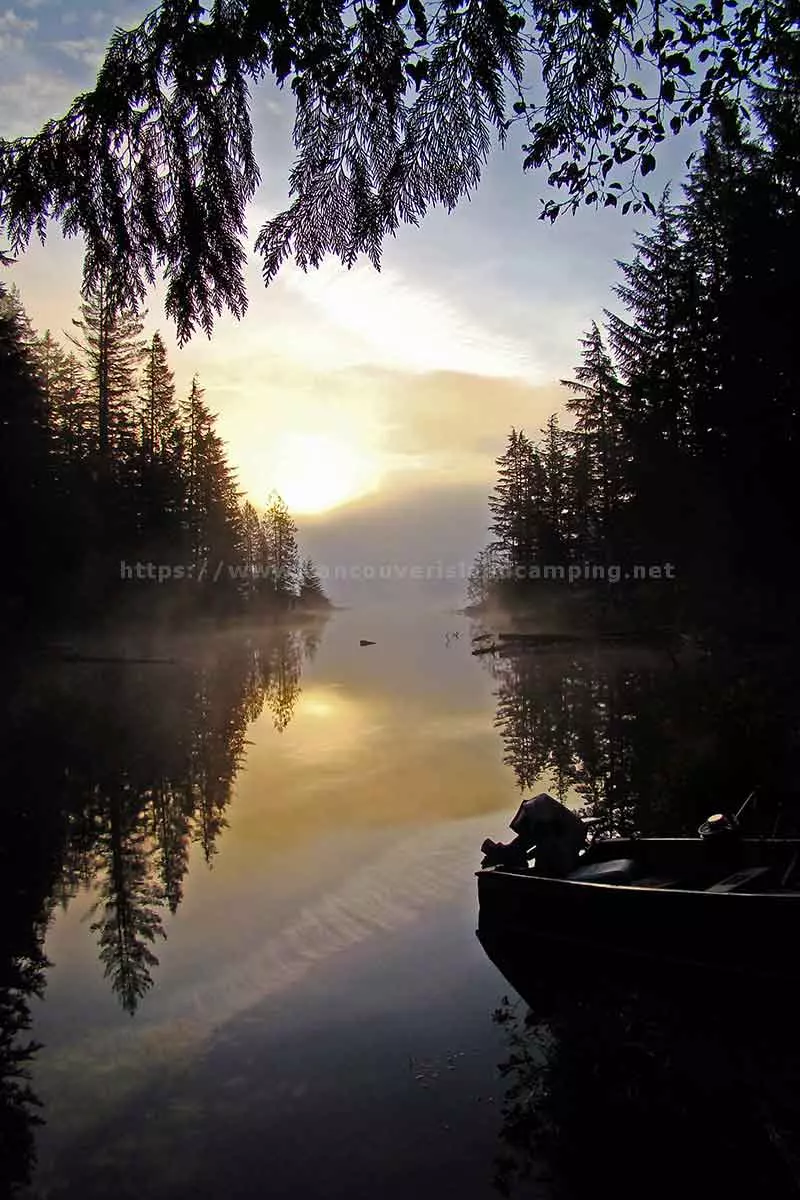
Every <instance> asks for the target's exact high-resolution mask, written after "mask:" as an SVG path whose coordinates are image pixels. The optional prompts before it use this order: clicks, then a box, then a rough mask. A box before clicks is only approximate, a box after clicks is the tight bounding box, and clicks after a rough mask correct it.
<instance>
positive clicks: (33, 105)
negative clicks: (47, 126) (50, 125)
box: [0, 69, 75, 138]
mask: <svg viewBox="0 0 800 1200" xmlns="http://www.w3.org/2000/svg"><path fill="white" fill-rule="evenodd" d="M74 94H75V89H74V85H73V84H71V83H70V81H69V80H68V79H66V78H65V76H63V75H61V74H60V73H58V72H53V71H47V70H44V69H32V70H28V71H25V72H24V73H23V74H21V75H20V76H18V77H17V78H16V79H8V80H5V81H3V82H2V83H0V135H1V136H2V137H5V138H16V137H25V136H28V135H30V134H33V133H36V132H37V131H38V130H39V129H41V127H42V125H43V124H44V122H45V121H48V120H49V119H50V118H51V117H53V116H55V115H57V114H58V113H60V112H65V111H66V109H67V108H68V107H69V105H70V104H71V102H72V99H73V97H74Z"/></svg>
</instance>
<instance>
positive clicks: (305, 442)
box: [274, 433, 378, 513]
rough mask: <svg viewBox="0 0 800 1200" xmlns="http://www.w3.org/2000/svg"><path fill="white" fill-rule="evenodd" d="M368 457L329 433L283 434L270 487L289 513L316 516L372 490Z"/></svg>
mask: <svg viewBox="0 0 800 1200" xmlns="http://www.w3.org/2000/svg"><path fill="white" fill-rule="evenodd" d="M377 485H378V478H377V470H376V468H375V466H374V462H373V461H370V456H368V454H367V453H365V452H363V451H362V452H359V451H358V449H357V448H356V447H354V446H353V445H351V444H349V443H348V442H346V441H344V440H343V439H342V438H337V437H334V436H331V435H329V434H319V433H302V434H296V433H291V434H285V435H284V436H283V437H281V438H280V441H279V443H278V446H277V454H276V463H275V473H274V487H275V490H276V491H277V492H278V493H279V494H280V495H281V496H282V497H283V499H284V500H285V501H286V504H287V505H288V507H289V511H290V512H292V513H320V512H326V511H327V510H328V509H331V508H336V507H337V506H338V505H340V504H346V503H347V501H349V500H355V499H357V498H358V497H359V496H364V495H366V494H367V493H369V492H372V491H374V490H375V488H376V487H377Z"/></svg>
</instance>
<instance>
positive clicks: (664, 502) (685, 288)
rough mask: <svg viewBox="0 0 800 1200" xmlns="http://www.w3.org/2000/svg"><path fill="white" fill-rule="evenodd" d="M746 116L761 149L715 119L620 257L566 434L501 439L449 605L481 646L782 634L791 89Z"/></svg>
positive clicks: (797, 573) (788, 508)
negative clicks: (487, 517) (475, 535)
mask: <svg viewBox="0 0 800 1200" xmlns="http://www.w3.org/2000/svg"><path fill="white" fill-rule="evenodd" d="M756 113H757V117H758V126H759V127H760V133H759V135H758V136H757V137H755V136H752V135H750V134H747V133H745V132H743V130H742V128H741V126H740V125H739V123H738V121H737V120H736V118H735V117H734V115H733V114H732V113H731V112H729V111H726V110H724V109H723V110H720V112H719V114H718V115H717V117H716V118H715V119H714V120H713V121H712V122H711V125H710V127H709V129H708V131H707V132H706V134H705V136H704V139H703V143H702V149H701V151H700V152H699V153H698V154H697V155H696V156H695V157H694V160H693V165H692V167H691V170H690V172H689V175H688V178H687V182H686V184H685V185H684V189H683V191H684V195H683V198H682V199H681V200H679V201H675V200H673V199H672V198H671V196H670V195H669V193H668V192H667V193H665V194H664V196H663V198H662V200H661V202H660V204H659V205H658V208H657V211H656V214H655V218H654V221H653V223H652V226H651V228H650V230H649V232H647V233H645V234H641V235H640V236H639V238H638V240H637V241H636V242H635V244H634V250H635V254H634V257H633V258H632V260H631V261H630V262H627V263H619V267H620V272H621V276H622V279H621V282H620V283H619V285H618V286H617V287H616V288H615V289H614V291H615V294H616V298H617V300H618V301H619V302H620V304H621V307H620V309H619V311H615V312H612V311H609V310H605V311H604V314H603V315H604V321H603V323H602V325H601V324H598V323H597V322H593V323H592V325H591V327H590V328H589V330H588V331H587V333H586V335H585V336H584V337H583V338H582V339H581V349H582V353H581V361H580V364H579V366H578V367H577V369H576V370H575V372H574V378H573V379H570V380H562V384H563V386H564V387H565V389H566V391H567V393H568V396H569V398H568V399H567V402H566V409H567V414H568V420H569V427H563V426H562V425H561V424H560V422H559V418H558V416H556V415H553V416H551V417H550V419H549V421H548V422H547V424H546V427H545V428H544V429H542V430H541V431H540V432H539V435H538V436H536V437H531V436H528V434H527V433H526V432H525V431H524V430H522V429H516V428H512V429H511V431H510V434H509V436H508V440H507V445H506V448H505V450H504V452H503V453H502V454H501V455H500V456H499V457H498V459H497V460H496V465H497V482H496V485H495V488H494V491H493V492H492V494H491V496H490V497H489V512H490V514H491V524H490V531H491V534H492V535H493V540H492V541H491V542H490V543H489V545H488V546H486V548H485V549H484V550H482V551H481V552H480V553H479V554H478V555H477V557H476V559H475V563H474V566H473V569H472V572H471V575H470V578H469V583H468V591H467V600H468V604H467V606H466V608H465V609H464V610H463V611H464V612H465V613H466V615H470V616H475V617H479V618H480V619H481V620H482V621H486V622H488V623H490V624H491V627H492V629H493V630H494V631H495V632H498V633H500V632H505V633H507V634H509V633H511V634H515V635H522V634H529V635H531V636H532V637H533V638H534V641H535V638H536V637H538V638H539V639H540V641H541V640H542V639H543V638H545V637H546V636H549V637H550V638H557V637H558V636H560V635H565V634H569V635H570V636H572V637H574V638H581V637H590V636H593V637H595V638H606V637H608V636H611V637H614V636H619V637H622V636H623V635H624V636H627V637H631V638H635V637H639V636H640V635H643V634H644V632H645V631H650V633H651V635H652V636H653V637H655V638H656V639H658V638H662V637H665V636H667V635H668V634H669V635H671V636H674V637H675V638H680V637H681V636H685V637H690V638H697V639H700V640H701V641H707V640H715V639H717V638H718V637H723V638H728V637H731V638H733V639H739V640H742V641H748V642H751V641H755V642H758V641H760V640H762V639H763V638H764V636H765V630H766V629H767V628H768V627H770V626H777V627H779V628H782V629H784V630H789V629H791V628H793V626H794V624H795V619H794V610H795V607H796V599H797V595H798V591H799V590H800V565H799V564H798V561H797V559H796V556H794V555H793V554H792V553H791V547H792V546H793V545H794V540H795V532H794V530H795V527H796V516H797V507H798V505H797V494H796V491H797V489H796V482H795V476H796V458H797V446H798V444H799V443H800V407H798V404H797V394H798V388H799V387H800V367H799V366H798V359H797V352H796V328H795V317H794V310H795V307H796V305H795V302H794V299H793V296H794V289H795V287H796V279H797V275H798V272H799V271H800V108H798V105H797V102H796V93H795V95H794V98H792V96H791V95H789V94H786V95H783V94H781V93H780V92H779V91H777V90H774V89H769V88H762V89H760V90H759V92H758V102H757V105H756ZM665 564H666V565H668V566H669V569H667V567H666V566H665ZM637 569H638V570H640V571H641V570H642V569H644V571H645V572H646V574H645V577H644V578H642V577H641V576H640V577H639V578H638V579H637V578H636V570H637ZM587 572H588V573H587ZM573 580H576V581H577V582H573ZM589 580H591V582H590V581H589ZM517 640H518V641H519V638H518V639H517ZM534 641H530V638H529V643H530V644H531V645H532V644H534ZM520 644H521V643H520Z"/></svg>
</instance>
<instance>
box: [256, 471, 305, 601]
mask: <svg viewBox="0 0 800 1200" xmlns="http://www.w3.org/2000/svg"><path fill="white" fill-rule="evenodd" d="M262 529H263V533H264V543H265V550H266V564H267V566H268V568H269V571H270V573H271V580H272V583H271V588H272V592H271V596H272V600H273V602H274V603H275V604H276V605H277V607H278V608H281V609H288V608H291V607H292V605H293V603H294V599H295V597H296V596H297V594H298V576H299V565H300V555H299V551H298V547H297V526H296V525H295V523H294V521H293V520H292V517H291V514H290V513H289V510H288V508H287V507H286V504H285V503H284V501H283V500H282V498H281V497H280V496H279V495H278V493H277V492H271V493H270V496H269V500H268V503H267V509H266V512H265V513H264V516H263V519H262Z"/></svg>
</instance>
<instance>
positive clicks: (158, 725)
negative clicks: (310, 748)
mask: <svg viewBox="0 0 800 1200" xmlns="http://www.w3.org/2000/svg"><path fill="white" fill-rule="evenodd" d="M318 636H319V628H316V627H315V628H310V627H308V628H304V629H301V630H294V629H288V628H275V627H271V628H267V629H265V630H264V631H263V632H262V633H258V634H256V635H251V636H244V635H240V634H230V635H224V636H218V637H216V638H210V639H208V640H207V641H205V642H203V644H202V645H197V644H193V645H192V646H191V647H184V649H185V651H186V652H185V654H183V655H182V656H181V657H180V658H179V659H178V660H177V661H175V662H171V663H168V664H167V665H162V664H139V665H132V664H130V663H128V664H126V663H121V662H114V661H103V662H84V663H79V662H76V663H74V664H70V665H69V666H68V667H64V666H54V665H51V666H46V665H42V664H40V665H39V666H38V667H37V668H34V669H33V670H29V671H26V673H25V677H24V678H23V679H22V680H21V681H20V682H19V684H18V686H17V688H16V689H14V690H13V691H12V693H11V694H10V695H9V696H8V706H7V707H8V714H9V715H8V718H7V720H6V724H5V726H4V728H3V731H2V739H1V740H2V745H0V793H1V794H2V797H3V810H2V820H3V838H2V843H0V906H2V912H3V921H2V926H1V927H2V933H0V1163H2V1166H0V1191H3V1192H4V1193H5V1191H7V1190H9V1189H10V1188H11V1187H13V1186H15V1185H18V1184H24V1183H25V1182H26V1181H27V1180H28V1179H29V1177H30V1173H31V1169H32V1161H33V1155H34V1139H33V1128H32V1127H33V1125H34V1123H35V1122H36V1121H37V1120H38V1119H39V1118H38V1114H37V1107H38V1101H37V1099H36V1097H35V1096H34V1094H33V1092H32V1090H31V1088H30V1084H29V1082H28V1064H29V1063H30V1062H31V1060H32V1058H33V1056H34V1055H35V1053H36V1050H37V1049H39V1047H38V1046H37V1045H36V1044H35V1043H32V1042H30V1041H28V1042H26V1041H25V1038H24V1035H25V1031H26V1030H27V1029H28V1028H29V1026H30V1022H31V1015H30V1002H31V999H32V998H33V997H34V996H41V995H42V994H43V992H44V988H45V981H46V971H47V968H48V966H49V965H50V964H49V963H48V962H47V961H46V959H45V957H44V954H43V946H44V940H45V935H46V933H47V929H48V925H49V924H50V921H51V918H52V916H53V914H54V912H55V910H56V909H57V908H59V907H61V908H66V907H67V906H68V905H69V904H70V902H71V900H72V899H73V898H74V897H75V896H76V895H77V894H78V892H79V891H80V890H81V889H83V888H87V887H90V888H92V889H93V891H94V893H95V902H94V905H93V908H92V918H93V920H92V923H91V931H92V933H93V934H95V936H96V939H97V946H98V952H99V958H100V961H101V962H102V964H103V968H104V973H105V976H106V978H107V979H108V981H109V983H110V985H111V987H112V988H113V990H114V992H115V993H116V995H117V996H118V998H119V1001H120V1004H121V1005H122V1007H123V1008H124V1009H125V1010H126V1011H127V1012H129V1013H130V1014H131V1015H133V1014H134V1013H135V1011H136V1009H137V1007H138V1005H139V1003H140V1002H141V1000H142V998H143V997H144V996H145V994H146V993H147V992H148V991H149V990H150V988H151V987H152V986H153V983H154V978H153V971H154V969H155V968H156V967H157V966H158V956H157V954H156V951H155V947H156V945H157V943H158V941H160V940H161V939H163V938H164V937H165V931H164V917H165V915H166V914H167V913H175V912H176V911H177V909H178V907H179V905H180V903H181V900H182V897H183V885H184V880H185V877H186V872H187V869H188V865H189V855H190V850H191V848H192V846H193V845H196V846H198V847H199V848H200V851H201V855H202V858H203V859H204V860H205V862H206V863H207V864H209V865H210V864H211V861H212V859H213V856H214V854H215V853H216V848H217V842H218V839H219V837H220V835H221V833H222V832H223V830H224V828H225V825H226V815H225V814H226V809H227V807H228V804H229V802H230V797H231V789H232V784H233V781H234V779H235V777H236V774H237V772H238V770H239V767H240V765H241V763H242V759H243V756H244V752H245V731H246V728H247V726H248V724H249V723H250V722H251V721H253V720H254V719H255V718H256V717H257V716H258V715H259V714H260V713H261V712H262V710H263V709H264V708H265V707H266V708H267V709H268V710H269V711H270V712H271V713H272V717H273V723H274V725H275V727H276V729H277V730H278V731H282V730H284V729H285V728H286V726H287V725H288V723H289V721H290V720H291V717H292V713H293V711H294V707H295V705H296V702H297V698H298V696H299V694H300V679H301V672H302V664H303V660H304V656H307V655H308V654H310V653H313V650H314V648H315V647H316V644H317V640H318Z"/></svg>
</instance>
